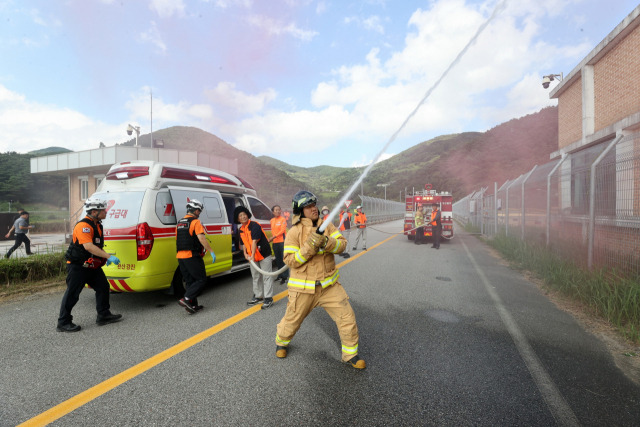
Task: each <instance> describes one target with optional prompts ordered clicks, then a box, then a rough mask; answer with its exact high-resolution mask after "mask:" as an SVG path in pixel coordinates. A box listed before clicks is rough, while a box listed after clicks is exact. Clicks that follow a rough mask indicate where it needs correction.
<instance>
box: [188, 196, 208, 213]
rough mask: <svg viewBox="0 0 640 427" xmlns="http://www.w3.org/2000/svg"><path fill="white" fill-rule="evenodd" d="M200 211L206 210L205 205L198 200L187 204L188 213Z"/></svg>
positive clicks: (192, 200)
mask: <svg viewBox="0 0 640 427" xmlns="http://www.w3.org/2000/svg"><path fill="white" fill-rule="evenodd" d="M198 209H199V210H204V205H203V204H202V203H200V202H199V201H198V200H196V199H191V200H189V203H187V212H195V211H197V210H198Z"/></svg>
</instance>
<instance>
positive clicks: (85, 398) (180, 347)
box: [18, 235, 396, 427]
mask: <svg viewBox="0 0 640 427" xmlns="http://www.w3.org/2000/svg"><path fill="white" fill-rule="evenodd" d="M394 237H396V235H393V236H391V237H389V238H388V239H386V240H383V241H382V242H380V243H378V244H376V245H374V246H372V247H371V248H370V249H369V250H372V249H374V248H376V247H378V246H380V245H382V244H383V243H386V242H387V241H389V240H391V239H393V238H394ZM364 253H365V252H361V253H359V254H358V255H354V256H352V257H351V258H348V259H346V260H345V261H343V262H341V263H340V264H338V268H340V267H342V266H344V265H346V264H348V263H350V262H351V261H353V260H355V259H357V258H359V257H360V256H362V255H364ZM287 295H288V291H286V290H285V291H282V292H280V293H279V294H278V295H274V297H273V300H274V301H279V300H281V299H283V298H285V297H286V296H287ZM258 311H260V306H259V305H256V306H253V307H251V308H248V309H246V310H244V311H243V312H241V313H238V314H236V315H235V316H233V317H230V318H228V319H226V320H224V321H222V322H220V323H218V324H217V325H215V326H212V327H211V328H209V329H207V330H205V331H202V332H200V333H198V334H196V335H194V336H192V337H191V338H188V339H186V340H184V341H182V342H180V343H178V344H176V345H174V346H173V347H170V348H168V349H166V350H164V351H163V352H161V353H158V354H156V355H155V356H152V357H150V358H148V359H147V360H144V361H142V362H140V363H138V364H137V365H135V366H132V367H131V368H129V369H127V370H125V371H123V372H121V373H119V374H117V375H114V376H113V377H111V378H109V379H107V380H105V381H103V382H101V383H100V384H97V385H95V386H93V387H91V388H90V389H87V390H85V391H83V392H82V393H80V394H77V395H75V396H73V397H71V398H69V399H67V400H65V401H64V402H62V403H60V404H58V405H56V406H54V407H53V408H51V409H49V410H47V411H45V412H43V413H41V414H40V415H36V416H35V417H33V418H31V419H29V420H27V421H25V422H23V423H22V424H19V425H18V427H22V426H45V425H47V424H50V423H52V422H54V421H55V420H57V419H59V418H62V417H63V416H65V415H67V414H68V413H70V412H73V411H75V410H76V409H78V408H79V407H81V406H83V405H85V404H87V403H89V402H91V401H92V400H94V399H96V398H97V397H100V396H102V395H103V394H105V393H106V392H108V391H109V390H113V389H114V388H116V387H118V386H119V385H120V384H124V383H125V382H127V381H129V380H130V379H132V378H135V377H137V376H138V375H140V374H142V373H144V372H146V371H148V370H149V369H151V368H153V367H154V366H157V365H159V364H160V363H162V362H164V361H165V360H167V359H170V358H172V357H173V356H175V355H176V354H179V353H182V352H183V351H185V350H187V349H188V348H190V347H193V346H194V345H196V344H198V343H199V342H202V341H204V340H206V339H207V338H209V337H211V336H213V335H215V334H217V333H218V332H220V331H223V330H225V329H226V328H228V327H229V326H232V325H234V324H236V323H238V322H240V321H241V320H244V319H246V318H247V317H249V316H251V315H252V314H254V313H256V312H258ZM274 339H275V337H274Z"/></svg>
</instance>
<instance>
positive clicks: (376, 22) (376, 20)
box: [344, 15, 384, 34]
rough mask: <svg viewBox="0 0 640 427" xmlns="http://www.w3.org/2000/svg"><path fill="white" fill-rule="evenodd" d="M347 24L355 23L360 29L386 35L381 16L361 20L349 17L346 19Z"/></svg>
mask: <svg viewBox="0 0 640 427" xmlns="http://www.w3.org/2000/svg"><path fill="white" fill-rule="evenodd" d="M344 23H345V24H351V23H355V24H356V25H358V27H360V28H364V29H365V30H369V31H375V32H376V33H380V34H384V26H383V25H382V23H381V20H380V17H379V16H375V15H372V16H369V17H368V18H364V19H362V18H360V17H357V16H349V17H346V18H344Z"/></svg>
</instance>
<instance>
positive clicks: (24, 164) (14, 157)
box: [0, 151, 33, 201]
mask: <svg viewBox="0 0 640 427" xmlns="http://www.w3.org/2000/svg"><path fill="white" fill-rule="evenodd" d="M30 157H31V156H29V155H27V154H18V153H16V152H13V151H11V152H6V153H0V198H1V199H2V200H11V199H12V200H23V201H24V200H26V199H27V198H28V197H27V196H28V194H29V190H30V188H31V186H32V184H33V178H32V176H31V173H30V168H31V166H30V162H29V159H30Z"/></svg>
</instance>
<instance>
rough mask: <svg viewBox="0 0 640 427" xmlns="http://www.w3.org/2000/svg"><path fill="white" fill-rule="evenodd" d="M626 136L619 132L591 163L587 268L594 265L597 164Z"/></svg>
mask: <svg viewBox="0 0 640 427" xmlns="http://www.w3.org/2000/svg"><path fill="white" fill-rule="evenodd" d="M623 137H624V135H623V134H622V133H619V134H618V135H617V136H616V137H615V138H614V140H613V141H611V142H610V143H609V145H607V148H605V149H604V151H603V152H602V153H600V155H599V156H598V158H597V159H595V160H594V162H593V163H591V177H590V178H589V181H590V182H589V235H588V236H587V237H588V239H589V240H588V243H587V245H588V253H587V268H589V270H591V268H592V267H593V242H594V237H595V236H594V233H595V231H596V206H595V205H596V166H598V164H599V163H600V162H601V161H602V159H604V157H605V156H606V155H607V154H608V153H609V151H611V149H612V148H613V147H615V145H616V144H617V143H618V142H620V140H621V139H622V138H623Z"/></svg>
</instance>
